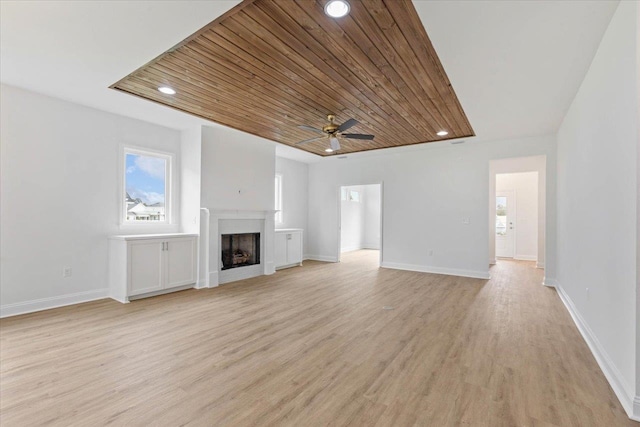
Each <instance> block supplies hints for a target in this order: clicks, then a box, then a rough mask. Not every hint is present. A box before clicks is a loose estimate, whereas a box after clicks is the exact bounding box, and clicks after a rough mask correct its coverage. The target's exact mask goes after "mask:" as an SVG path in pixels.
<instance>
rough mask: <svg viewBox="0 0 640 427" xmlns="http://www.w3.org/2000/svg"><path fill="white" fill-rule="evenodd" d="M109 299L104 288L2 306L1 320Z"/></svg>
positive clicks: (107, 290)
mask: <svg viewBox="0 0 640 427" xmlns="http://www.w3.org/2000/svg"><path fill="white" fill-rule="evenodd" d="M108 297H109V289H108V288H104V289H96V290H93V291H85V292H76V293H74V294H67V295H60V296H56V297H49V298H40V299H36V300H32V301H25V302H16V303H13V304H5V305H2V306H0V318H2V317H10V316H17V315H19V314H27V313H33V312H35V311H42V310H49V309H52V308H57V307H64V306H66V305H73V304H80V303H83V302H89V301H95V300H98V299H103V298H108Z"/></svg>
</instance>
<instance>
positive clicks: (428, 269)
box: [381, 262, 491, 279]
mask: <svg viewBox="0 0 640 427" xmlns="http://www.w3.org/2000/svg"><path fill="white" fill-rule="evenodd" d="M381 267H383V268H392V269H394V270H407V271H418V272H421V273H434V274H445V275H448V276H461V277H472V278H474V279H490V278H491V276H490V275H489V272H488V271H475V270H462V269H457V268H443V267H433V266H428V265H416V264H403V263H399V262H383V263H382V265H381Z"/></svg>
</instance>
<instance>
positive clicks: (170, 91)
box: [158, 86, 176, 95]
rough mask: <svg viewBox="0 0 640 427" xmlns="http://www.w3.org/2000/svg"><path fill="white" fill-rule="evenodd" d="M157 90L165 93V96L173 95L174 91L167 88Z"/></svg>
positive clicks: (161, 87) (162, 87)
mask: <svg viewBox="0 0 640 427" xmlns="http://www.w3.org/2000/svg"><path fill="white" fill-rule="evenodd" d="M158 90H159V91H160V92H162V93H166V94H167V95H175V94H176V91H175V90H173V89H171V88H170V87H169V86H160V87H159V88H158Z"/></svg>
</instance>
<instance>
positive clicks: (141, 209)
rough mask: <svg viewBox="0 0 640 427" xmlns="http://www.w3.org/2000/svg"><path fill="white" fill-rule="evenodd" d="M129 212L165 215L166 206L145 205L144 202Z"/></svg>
mask: <svg viewBox="0 0 640 427" xmlns="http://www.w3.org/2000/svg"><path fill="white" fill-rule="evenodd" d="M127 212H131V213H133V214H136V215H152V214H161V215H164V206H145V205H144V203H138V204H137V205H135V206H134V207H132V208H131V209H129V210H128V211H127Z"/></svg>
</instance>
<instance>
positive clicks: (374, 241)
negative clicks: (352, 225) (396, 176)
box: [362, 184, 381, 249]
mask: <svg viewBox="0 0 640 427" xmlns="http://www.w3.org/2000/svg"><path fill="white" fill-rule="evenodd" d="M363 187H364V226H363V230H362V247H363V248H364V249H380V238H381V236H380V220H381V215H380V197H381V189H380V184H375V185H365V186H363Z"/></svg>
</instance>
